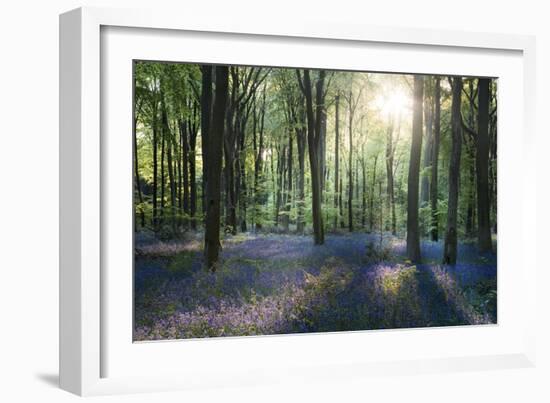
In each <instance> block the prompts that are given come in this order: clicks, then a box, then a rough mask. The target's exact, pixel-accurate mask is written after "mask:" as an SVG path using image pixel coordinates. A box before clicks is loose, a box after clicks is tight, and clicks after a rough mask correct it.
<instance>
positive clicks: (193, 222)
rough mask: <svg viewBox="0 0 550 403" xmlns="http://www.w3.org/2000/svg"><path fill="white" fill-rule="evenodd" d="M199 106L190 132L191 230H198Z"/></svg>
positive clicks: (194, 108) (194, 114) (194, 110)
mask: <svg viewBox="0 0 550 403" xmlns="http://www.w3.org/2000/svg"><path fill="white" fill-rule="evenodd" d="M197 112H198V110H197V104H196V103H195V102H193V118H192V122H190V125H189V126H190V131H189V190H190V194H189V216H190V217H191V228H192V229H194V230H196V229H197V221H196V217H195V216H196V213H197V174H196V162H195V154H196V149H197V134H198V127H197Z"/></svg>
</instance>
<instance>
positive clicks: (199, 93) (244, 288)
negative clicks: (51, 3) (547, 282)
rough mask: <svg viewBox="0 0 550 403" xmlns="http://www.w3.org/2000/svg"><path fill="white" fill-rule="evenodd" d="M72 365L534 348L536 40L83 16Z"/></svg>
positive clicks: (231, 376) (217, 379) (64, 285)
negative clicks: (531, 163) (529, 239)
mask: <svg viewBox="0 0 550 403" xmlns="http://www.w3.org/2000/svg"><path fill="white" fill-rule="evenodd" d="M60 48H61V54H60V97H61V101H60V110H61V112H60V113H61V116H60V128H61V129H60V138H61V140H60V171H61V172H60V187H61V189H60V203H61V207H60V215H61V219H60V220H61V221H60V234H61V235H60V236H61V239H60V243H61V256H60V383H61V386H62V387H63V388H64V389H66V390H69V391H71V392H74V393H77V394H81V395H93V394H106V393H124V392H139V391H156V390H166V389H185V388H207V387H213V386H226V385H233V386H234V385H253V384H259V383H268V382H283V383H284V382H294V381H295V380H296V379H297V377H298V378H299V379H301V380H302V381H303V380H304V379H316V380H319V379H327V380H331V379H332V380H334V379H345V378H346V377H347V376H350V375H351V374H353V376H354V377H357V376H369V375H370V374H374V373H376V374H380V373H387V374H413V373H418V372H426V371H427V372H438V371H453V370H476V369H481V368H483V369H491V368H495V369H496V368H511V367H524V366H531V365H533V363H534V336H535V335H534V318H533V317H531V316H530V315H531V314H530V312H533V313H534V312H535V309H534V301H535V297H534V289H535V284H532V283H531V282H529V281H528V279H529V278H535V276H534V275H533V273H534V272H535V270H536V269H535V268H536V265H535V263H534V259H535V253H534V251H533V249H532V248H533V245H532V244H531V243H528V242H527V237H525V236H524V234H526V233H528V232H529V231H531V230H532V229H533V228H534V227H535V205H534V203H535V201H534V197H532V195H533V192H534V183H533V179H531V178H532V176H531V175H529V174H528V166H529V165H528V164H527V161H529V160H530V159H531V158H532V155H533V148H534V144H533V139H534V133H533V126H532V125H533V119H534V108H533V102H534V101H533V100H534V91H535V75H534V72H535V71H534V39H533V38H531V37H527V36H510V35H499V34H477V33H465V32H451V31H437V32H433V31H423V30H413V29H404V28H395V29H394V28H392V29H389V28H388V29H386V28H373V27H365V26H353V25H340V24H336V23H335V24H327V23H326V22H324V23H323V24H321V23H316V22H308V23H307V24H300V25H299V26H298V25H292V23H290V22H288V23H285V24H282V25H281V24H279V23H278V24H273V23H269V22H266V23H263V22H262V24H261V25H254V23H252V22H249V23H244V24H243V23H242V22H241V21H225V20H220V21H215V22H214V21H212V20H208V19H206V18H196V16H194V17H193V18H191V17H189V16H188V17H184V18H183V19H182V18H181V15H178V18H175V17H174V16H173V15H171V14H170V13H164V12H153V11H150V10H147V11H139V10H109V9H97V8H84V9H78V10H74V11H70V12H68V13H66V14H63V15H62V16H61V17H60Z"/></svg>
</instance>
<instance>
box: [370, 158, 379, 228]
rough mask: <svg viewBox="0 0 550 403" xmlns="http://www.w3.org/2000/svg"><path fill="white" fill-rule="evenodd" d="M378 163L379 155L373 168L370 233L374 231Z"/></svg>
mask: <svg viewBox="0 0 550 403" xmlns="http://www.w3.org/2000/svg"><path fill="white" fill-rule="evenodd" d="M377 162H378V155H375V156H374V166H373V168H372V182H371V187H370V188H371V192H370V203H369V204H370V205H369V232H372V231H374V187H375V185H376V164H377Z"/></svg>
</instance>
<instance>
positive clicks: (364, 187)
mask: <svg viewBox="0 0 550 403" xmlns="http://www.w3.org/2000/svg"><path fill="white" fill-rule="evenodd" d="M361 155H362V157H361V171H362V174H363V175H362V179H363V183H362V186H361V198H362V200H361V228H363V229H364V228H365V225H366V220H367V169H366V164H365V150H363V151H362V153H361Z"/></svg>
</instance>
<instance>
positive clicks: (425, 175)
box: [420, 78, 433, 207]
mask: <svg viewBox="0 0 550 403" xmlns="http://www.w3.org/2000/svg"><path fill="white" fill-rule="evenodd" d="M429 83H431V78H427V79H425V84H426V85H425V87H426V90H427V89H428V84H429ZM424 101H425V102H424V105H425V108H424V116H425V126H426V138H425V141H424V152H423V157H422V158H423V159H422V175H421V176H422V179H421V184H420V205H421V206H422V207H424V206H426V205H427V204H428V203H429V201H430V175H429V172H428V171H429V168H430V166H431V163H432V155H431V154H432V149H433V139H432V136H433V118H432V102H431V97H428V96H427V94H426V96H425V99H424Z"/></svg>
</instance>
